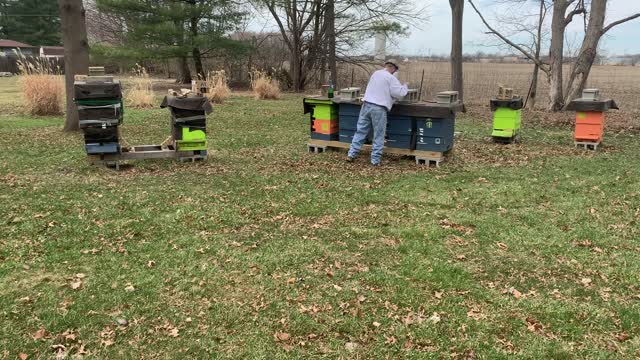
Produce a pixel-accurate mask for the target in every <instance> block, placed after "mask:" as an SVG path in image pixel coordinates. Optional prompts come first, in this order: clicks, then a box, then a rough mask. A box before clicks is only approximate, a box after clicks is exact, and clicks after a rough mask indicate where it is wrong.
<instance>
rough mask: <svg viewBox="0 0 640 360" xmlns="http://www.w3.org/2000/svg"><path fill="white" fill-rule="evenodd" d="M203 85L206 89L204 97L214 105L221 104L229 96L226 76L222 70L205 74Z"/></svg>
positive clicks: (229, 90) (229, 91)
mask: <svg viewBox="0 0 640 360" xmlns="http://www.w3.org/2000/svg"><path fill="white" fill-rule="evenodd" d="M205 83H206V86H207V89H208V92H207V94H206V95H207V97H208V98H209V101H211V102H212V103H214V104H222V103H223V102H224V101H225V100H226V99H227V98H228V97H229V95H230V94H231V89H229V85H228V80H227V74H226V73H225V72H224V70H220V71H210V72H209V73H207V78H206V80H205Z"/></svg>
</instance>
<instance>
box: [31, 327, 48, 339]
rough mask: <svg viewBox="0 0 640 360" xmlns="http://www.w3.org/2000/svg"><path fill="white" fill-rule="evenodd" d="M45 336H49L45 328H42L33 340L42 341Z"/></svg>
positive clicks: (34, 335)
mask: <svg viewBox="0 0 640 360" xmlns="http://www.w3.org/2000/svg"><path fill="white" fill-rule="evenodd" d="M45 336H47V331H46V330H45V329H44V328H40V329H38V331H36V333H35V334H33V340H38V339H42V338H44V337H45Z"/></svg>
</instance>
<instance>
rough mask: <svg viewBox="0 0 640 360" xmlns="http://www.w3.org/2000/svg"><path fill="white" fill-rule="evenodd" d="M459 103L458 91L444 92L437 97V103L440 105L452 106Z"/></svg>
mask: <svg viewBox="0 0 640 360" xmlns="http://www.w3.org/2000/svg"><path fill="white" fill-rule="evenodd" d="M456 101H458V92H457V91H442V92H439V93H438V94H437V95H436V102H437V103H438V104H452V103H454V102H456Z"/></svg>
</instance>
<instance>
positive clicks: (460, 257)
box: [456, 255, 467, 261]
mask: <svg viewBox="0 0 640 360" xmlns="http://www.w3.org/2000/svg"><path fill="white" fill-rule="evenodd" d="M456 259H458V260H460V261H463V260H466V259H467V257H466V256H464V255H458V256H456Z"/></svg>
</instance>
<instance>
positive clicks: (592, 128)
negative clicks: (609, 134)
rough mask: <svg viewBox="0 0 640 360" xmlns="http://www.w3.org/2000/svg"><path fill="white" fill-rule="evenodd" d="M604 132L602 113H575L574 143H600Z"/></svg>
mask: <svg viewBox="0 0 640 360" xmlns="http://www.w3.org/2000/svg"><path fill="white" fill-rule="evenodd" d="M603 131H604V112H600V111H578V112H576V132H575V136H574V138H575V140H576V141H593V142H598V143H599V142H601V141H602V133H603Z"/></svg>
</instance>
